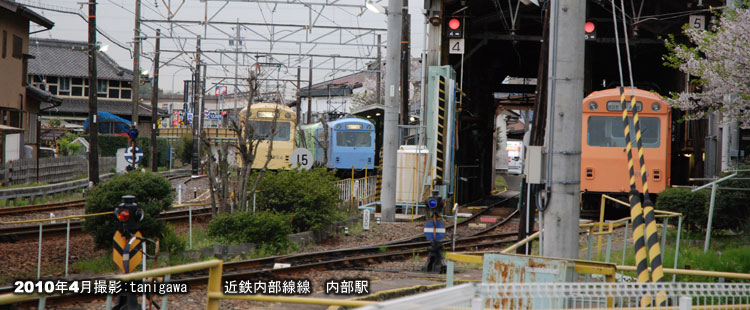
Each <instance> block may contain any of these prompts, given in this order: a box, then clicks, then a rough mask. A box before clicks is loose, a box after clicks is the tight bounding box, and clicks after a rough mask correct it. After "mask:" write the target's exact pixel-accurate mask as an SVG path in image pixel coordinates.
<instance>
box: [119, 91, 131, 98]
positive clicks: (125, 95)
mask: <svg viewBox="0 0 750 310" xmlns="http://www.w3.org/2000/svg"><path fill="white" fill-rule="evenodd" d="M130 94H131V90H130V88H123V89H122V90H121V91H120V98H122V99H130Z"/></svg>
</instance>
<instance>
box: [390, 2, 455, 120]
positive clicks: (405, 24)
mask: <svg viewBox="0 0 750 310" xmlns="http://www.w3.org/2000/svg"><path fill="white" fill-rule="evenodd" d="M403 6H404V7H403V11H402V12H403V13H402V15H401V16H402V19H401V125H409V67H410V65H411V56H410V55H409V40H410V20H409V19H410V16H411V15H409V1H408V0H404V1H403ZM461 87H463V86H461Z"/></svg>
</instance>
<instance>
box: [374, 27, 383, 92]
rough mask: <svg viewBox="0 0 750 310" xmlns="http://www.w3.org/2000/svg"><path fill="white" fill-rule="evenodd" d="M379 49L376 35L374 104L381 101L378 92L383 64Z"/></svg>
mask: <svg viewBox="0 0 750 310" xmlns="http://www.w3.org/2000/svg"><path fill="white" fill-rule="evenodd" d="M380 49H381V47H380V35H378V60H377V64H378V69H377V70H378V71H377V72H376V73H375V80H377V81H376V83H375V104H380V102H381V100H382V99H383V98H381V97H380V96H381V94H380V92H381V91H382V90H381V89H380V83H381V82H382V80H381V77H382V73H383V62H382V61H381V58H382V57H381V56H380Z"/></svg>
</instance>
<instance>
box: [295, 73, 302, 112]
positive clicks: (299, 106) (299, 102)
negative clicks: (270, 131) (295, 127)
mask: <svg viewBox="0 0 750 310" xmlns="http://www.w3.org/2000/svg"><path fill="white" fill-rule="evenodd" d="M301 73H302V67H300V66H299V65H298V66H297V107H296V109H295V110H294V112H295V113H297V122H299V118H300V115H299V114H300V113H301V112H302V87H301V86H302V84H300V82H301V81H300V74H301Z"/></svg>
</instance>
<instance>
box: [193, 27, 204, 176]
mask: <svg viewBox="0 0 750 310" xmlns="http://www.w3.org/2000/svg"><path fill="white" fill-rule="evenodd" d="M200 78H201V37H200V36H198V40H197V42H196V47H195V76H194V78H193V98H192V102H193V162H192V176H193V177H197V176H198V173H199V172H198V169H199V168H200V167H199V164H200V153H198V152H199V151H200V134H201V132H200V130H201V128H200V124H199V122H200V120H199V118H198V113H201V112H200V107H199V106H198V105H199V102H200V93H201V91H202V90H201V88H200Z"/></svg>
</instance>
